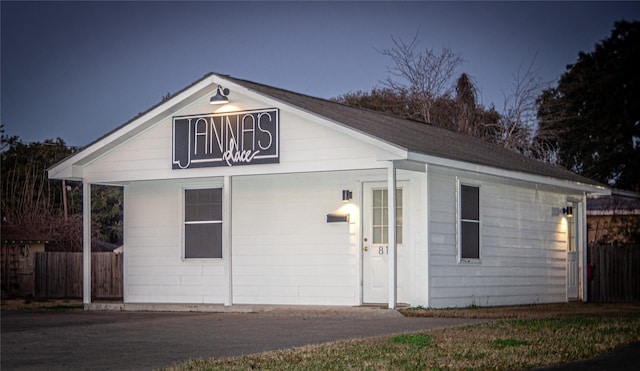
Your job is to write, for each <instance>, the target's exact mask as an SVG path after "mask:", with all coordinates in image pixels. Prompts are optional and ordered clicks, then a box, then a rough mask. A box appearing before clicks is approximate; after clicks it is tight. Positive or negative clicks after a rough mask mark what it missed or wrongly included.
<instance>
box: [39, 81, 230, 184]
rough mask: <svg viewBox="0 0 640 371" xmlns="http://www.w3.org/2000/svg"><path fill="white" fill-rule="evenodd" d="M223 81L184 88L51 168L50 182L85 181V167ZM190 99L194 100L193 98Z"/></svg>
mask: <svg viewBox="0 0 640 371" xmlns="http://www.w3.org/2000/svg"><path fill="white" fill-rule="evenodd" d="M220 80H222V77H220V76H218V75H215V74H207V75H205V76H204V77H203V78H202V79H200V80H198V81H196V82H194V83H193V84H191V85H189V86H188V87H187V88H185V89H182V90H181V91H179V92H178V93H176V94H174V95H173V96H171V98H169V99H168V100H166V101H164V102H161V103H159V104H157V105H155V106H154V107H152V108H150V109H149V110H147V111H146V112H144V113H142V114H140V115H138V116H137V117H135V118H133V119H131V120H130V121H128V122H126V123H125V124H123V125H121V126H120V127H118V128H116V129H114V130H113V131H111V132H109V133H108V134H106V135H104V136H103V137H101V138H99V139H98V140H96V141H94V142H92V143H90V144H89V145H87V146H86V147H85V148H83V149H82V150H80V151H78V152H76V153H74V154H73V155H71V156H69V157H67V158H65V159H64V160H62V161H60V162H58V163H57V164H55V165H53V166H51V167H50V168H48V169H47V173H48V176H49V179H65V180H75V181H82V179H83V174H82V167H83V166H84V165H87V164H89V163H91V162H93V161H95V160H96V159H97V158H100V157H101V156H103V155H104V154H106V153H108V152H109V151H111V150H112V149H113V148H115V147H117V146H119V145H121V144H122V143H125V142H127V141H129V140H130V139H131V138H133V137H135V136H137V135H139V134H140V133H141V132H144V131H145V130H147V129H148V126H149V124H150V123H154V122H157V119H158V118H159V117H160V116H162V115H165V114H166V113H167V112H170V111H172V110H175V109H176V108H175V107H178V106H180V108H182V107H183V106H188V105H189V104H191V103H192V101H193V100H194V99H196V98H197V97H198V96H199V94H198V92H200V91H201V90H205V89H209V88H211V89H213V88H215V86H214V85H215V82H216V81H220ZM190 97H192V98H191V99H189V98H190Z"/></svg>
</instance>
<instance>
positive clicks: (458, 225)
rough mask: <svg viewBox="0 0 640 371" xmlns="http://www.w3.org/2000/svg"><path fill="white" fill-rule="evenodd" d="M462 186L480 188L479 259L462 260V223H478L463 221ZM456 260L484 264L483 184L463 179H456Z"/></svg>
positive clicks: (464, 262) (460, 262)
mask: <svg viewBox="0 0 640 371" xmlns="http://www.w3.org/2000/svg"><path fill="white" fill-rule="evenodd" d="M462 186H468V187H476V188H478V208H479V212H478V220H477V223H478V258H477V259H476V258H472V259H470V258H462V222H463V221H465V220H466V221H472V222H476V220H471V219H465V220H463V219H462V211H461V210H462V194H461V189H462ZM455 194H456V258H457V261H458V264H462V265H464V264H480V263H482V250H483V248H482V209H483V199H484V197H482V183H480V182H478V181H474V180H467V179H463V178H457V177H456V192H455Z"/></svg>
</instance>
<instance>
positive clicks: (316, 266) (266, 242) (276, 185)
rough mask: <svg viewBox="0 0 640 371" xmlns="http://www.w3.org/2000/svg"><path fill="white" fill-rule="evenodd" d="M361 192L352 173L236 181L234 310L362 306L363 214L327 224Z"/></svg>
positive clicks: (234, 209) (281, 176)
mask: <svg viewBox="0 0 640 371" xmlns="http://www.w3.org/2000/svg"><path fill="white" fill-rule="evenodd" d="M354 185H355V178H354V175H353V174H350V173H319V174H298V175H279V176H275V175H274V176H245V177H235V178H234V180H233V285H234V289H233V294H234V303H236V304H239V303H240V304H242V303H260V304H333V305H354V304H357V303H358V300H359V298H358V296H357V286H356V284H357V282H358V264H359V259H360V258H359V255H358V254H359V248H358V247H357V246H359V244H358V237H357V234H358V233H359V228H358V214H357V211H356V212H354V215H352V219H351V224H347V223H327V222H326V214H328V213H331V212H334V211H336V210H337V209H339V208H341V207H343V204H342V202H341V200H340V196H341V190H342V189H351V190H353V189H354ZM354 210H357V209H356V208H355V207H354Z"/></svg>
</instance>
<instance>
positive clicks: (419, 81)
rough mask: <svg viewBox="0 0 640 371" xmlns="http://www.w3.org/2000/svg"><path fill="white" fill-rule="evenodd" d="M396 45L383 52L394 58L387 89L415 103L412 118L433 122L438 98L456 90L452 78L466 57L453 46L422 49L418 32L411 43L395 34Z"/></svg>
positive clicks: (447, 95) (382, 52)
mask: <svg viewBox="0 0 640 371" xmlns="http://www.w3.org/2000/svg"><path fill="white" fill-rule="evenodd" d="M391 40H392V41H393V44H394V47H393V48H386V49H382V51H381V52H380V53H381V54H382V55H384V56H387V57H389V58H390V59H391V61H392V66H391V67H390V68H389V71H388V72H389V76H388V77H387V79H386V80H385V81H384V84H385V86H386V87H387V88H389V89H391V90H392V91H394V92H396V94H397V95H399V96H407V97H408V98H409V99H410V100H412V101H414V102H415V106H414V107H413V108H414V110H415V111H414V112H410V115H411V116H412V117H411V118H413V119H417V120H419V121H423V122H426V123H432V122H433V121H432V120H433V112H432V111H433V107H434V105H435V104H436V102H437V100H438V99H440V98H443V97H449V96H450V95H451V93H452V84H451V79H452V78H453V76H454V73H455V71H456V69H457V68H458V67H459V66H460V64H462V58H461V57H460V56H459V55H457V54H455V53H454V52H453V50H451V49H450V48H444V47H443V48H442V49H441V50H440V51H439V52H438V51H436V50H434V49H429V48H427V49H424V50H418V45H419V41H418V34H417V33H416V35H415V36H414V38H413V40H411V41H410V42H409V43H407V42H405V41H403V40H402V39H399V38H395V37H393V36H392V37H391Z"/></svg>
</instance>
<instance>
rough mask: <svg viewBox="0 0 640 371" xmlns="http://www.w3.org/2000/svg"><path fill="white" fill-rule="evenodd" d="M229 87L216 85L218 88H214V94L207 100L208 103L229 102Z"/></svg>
mask: <svg viewBox="0 0 640 371" xmlns="http://www.w3.org/2000/svg"><path fill="white" fill-rule="evenodd" d="M228 95H229V89H227V88H223V87H222V86H220V85H218V89H217V90H216V95H214V96H213V97H211V99H210V100H209V104H227V103H229V98H228Z"/></svg>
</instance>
